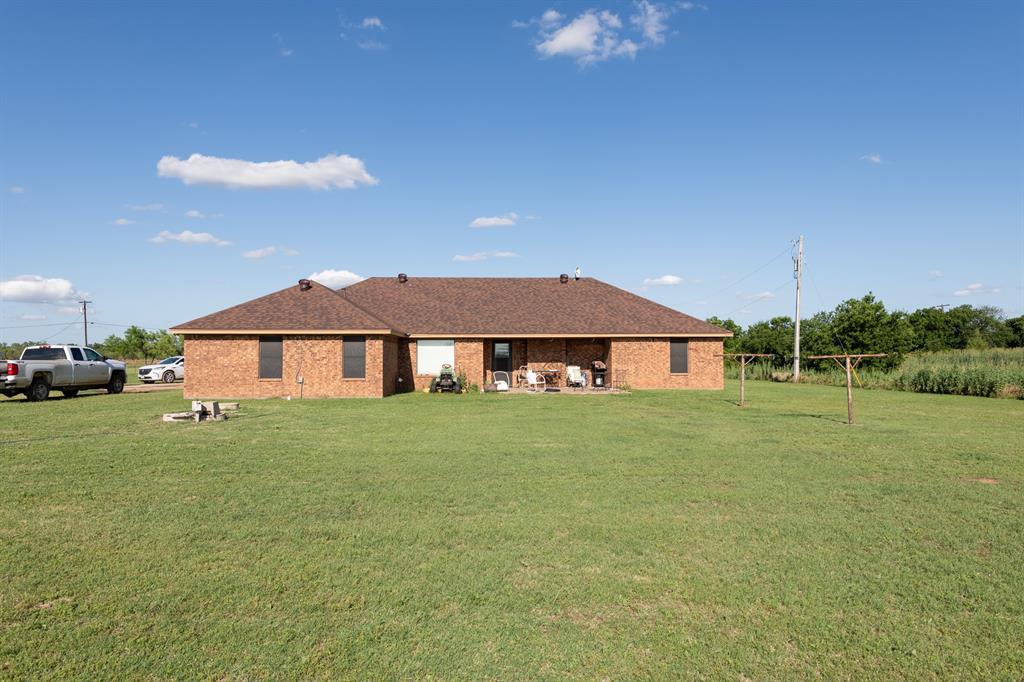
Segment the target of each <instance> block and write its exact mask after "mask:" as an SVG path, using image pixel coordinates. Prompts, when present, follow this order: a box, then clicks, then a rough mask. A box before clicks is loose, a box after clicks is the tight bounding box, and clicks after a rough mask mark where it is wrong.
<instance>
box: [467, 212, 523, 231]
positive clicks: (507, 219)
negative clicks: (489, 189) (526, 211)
mask: <svg viewBox="0 0 1024 682" xmlns="http://www.w3.org/2000/svg"><path fill="white" fill-rule="evenodd" d="M518 220H519V214H518V213H515V212H514V211H509V212H508V213H506V214H504V215H495V216H480V217H479V218H474V219H473V222H471V223H470V224H469V226H470V227H502V226H506V225H515V224H516V222H517V221H518Z"/></svg>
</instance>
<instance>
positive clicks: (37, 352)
mask: <svg viewBox="0 0 1024 682" xmlns="http://www.w3.org/2000/svg"><path fill="white" fill-rule="evenodd" d="M64 358H65V356H64V349H63V348H26V349H25V350H23V351H22V352H21V359H22V360H63V359H64Z"/></svg>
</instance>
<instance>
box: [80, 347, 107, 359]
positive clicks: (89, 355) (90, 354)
mask: <svg viewBox="0 0 1024 682" xmlns="http://www.w3.org/2000/svg"><path fill="white" fill-rule="evenodd" d="M82 352H83V353H85V359H86V360H88V361H89V362H103V356H102V355H100V354H99V353H97V352H96V351H94V350H93V349H92V348H83V349H82Z"/></svg>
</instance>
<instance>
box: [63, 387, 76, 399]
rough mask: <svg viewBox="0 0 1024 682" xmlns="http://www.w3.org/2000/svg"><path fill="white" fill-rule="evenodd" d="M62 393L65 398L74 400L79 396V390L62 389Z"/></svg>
mask: <svg viewBox="0 0 1024 682" xmlns="http://www.w3.org/2000/svg"><path fill="white" fill-rule="evenodd" d="M60 392H61V393H63V394H64V397H65V398H74V397H75V396H76V395H78V389H77V388H62V389H61V390H60Z"/></svg>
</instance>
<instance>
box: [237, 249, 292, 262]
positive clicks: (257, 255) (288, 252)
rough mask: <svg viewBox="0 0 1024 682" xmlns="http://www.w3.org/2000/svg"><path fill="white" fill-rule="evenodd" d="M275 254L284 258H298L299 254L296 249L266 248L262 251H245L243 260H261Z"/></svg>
mask: <svg viewBox="0 0 1024 682" xmlns="http://www.w3.org/2000/svg"><path fill="white" fill-rule="evenodd" d="M275 254H281V255H282V256H298V255H299V252H298V251H296V250H295V249H290V248H288V247H286V246H264V247H263V248H261V249H252V250H250V251H243V252H242V258H248V259H250V260H261V259H263V258H267V257H269V256H273V255H275Z"/></svg>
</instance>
